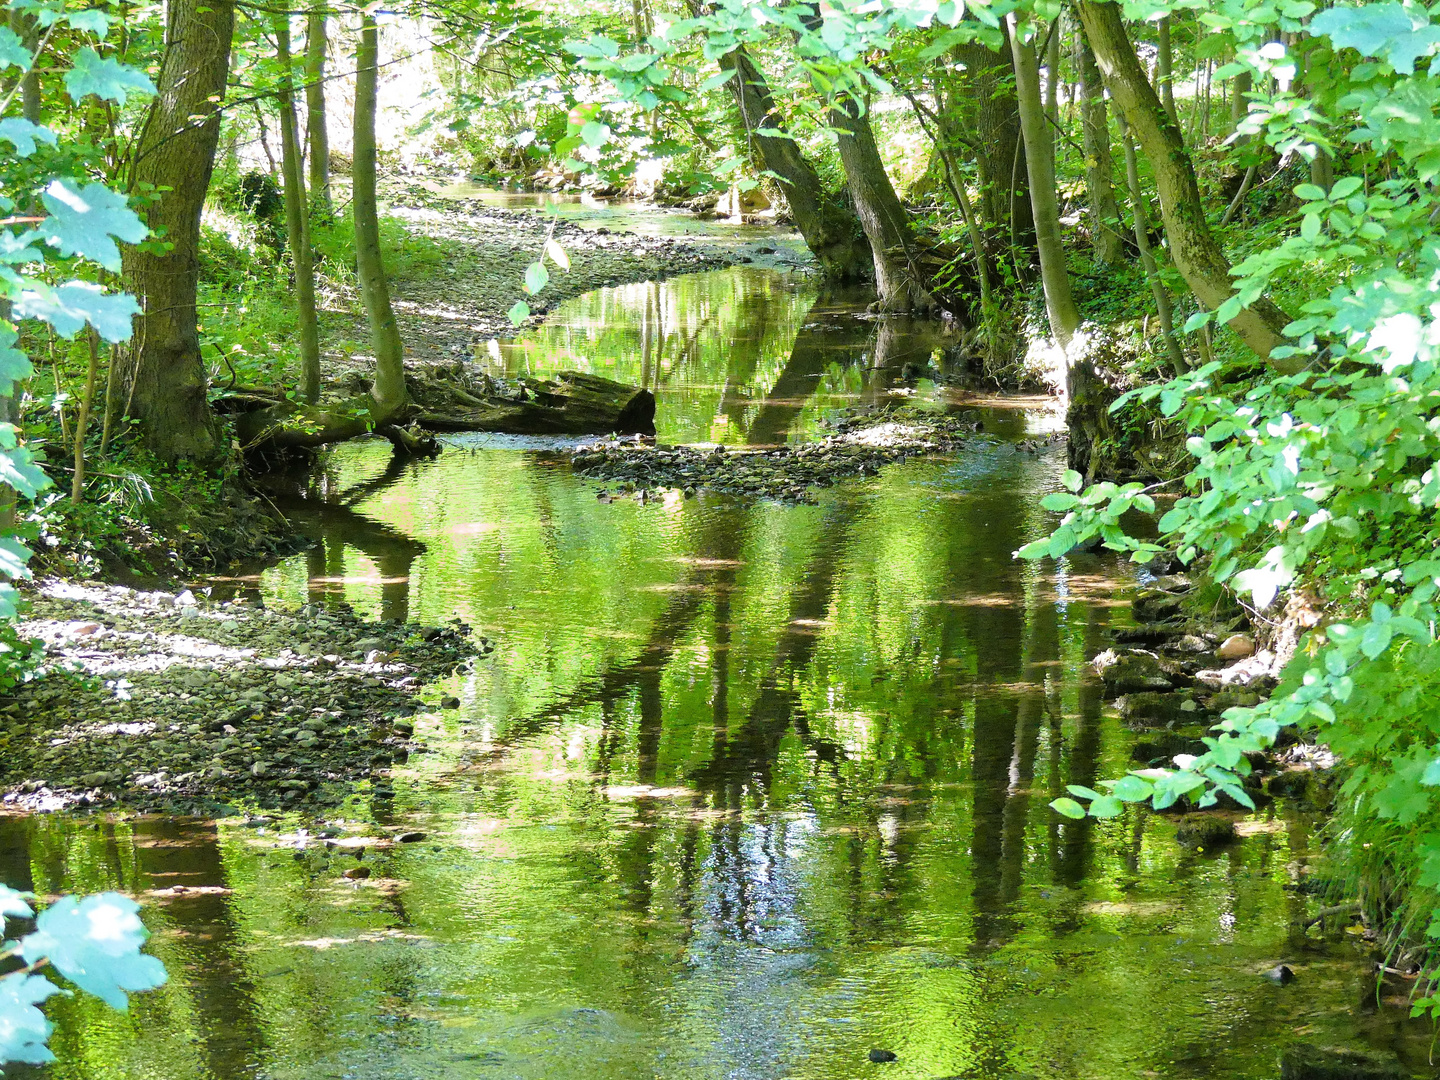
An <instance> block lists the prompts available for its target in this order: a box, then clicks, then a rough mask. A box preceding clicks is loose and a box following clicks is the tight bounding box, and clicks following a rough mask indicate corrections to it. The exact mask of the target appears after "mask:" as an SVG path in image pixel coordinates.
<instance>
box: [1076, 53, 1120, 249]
mask: <svg viewBox="0 0 1440 1080" xmlns="http://www.w3.org/2000/svg"><path fill="white" fill-rule="evenodd" d="M1075 69H1076V72H1077V74H1078V75H1079V79H1080V129H1081V139H1082V140H1083V142H1084V149H1085V190H1086V192H1087V194H1088V195H1089V197H1090V243H1091V244H1092V245H1093V247H1094V250H1095V261H1096V262H1098V263H1100V264H1101V265H1102V266H1112V265H1115V264H1116V263H1119V262H1120V261H1121V260H1122V259H1123V258H1124V253H1125V246H1124V244H1123V243H1122V242H1121V238H1120V228H1121V225H1120V207H1119V204H1118V203H1117V201H1116V199H1115V180H1114V177H1115V165H1114V162H1113V161H1112V160H1111V157H1110V124H1109V119H1108V117H1107V115H1106V112H1107V110H1106V108H1105V86H1104V84H1103V83H1102V82H1101V81H1100V69H1099V68H1098V67H1096V66H1095V54H1094V53H1092V52H1091V51H1090V43H1089V42H1088V41H1086V40H1085V35H1084V33H1081V32H1079V31H1077V32H1076V34H1075Z"/></svg>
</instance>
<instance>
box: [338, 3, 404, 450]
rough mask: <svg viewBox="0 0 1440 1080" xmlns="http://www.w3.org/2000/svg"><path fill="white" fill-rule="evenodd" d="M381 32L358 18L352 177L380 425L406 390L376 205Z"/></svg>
mask: <svg viewBox="0 0 1440 1080" xmlns="http://www.w3.org/2000/svg"><path fill="white" fill-rule="evenodd" d="M379 51H380V47H379V34H378V31H377V30H376V26H375V17H374V15H373V14H367V15H364V16H363V17H362V18H361V20H360V47H359V48H358V49H357V50H356V53H355V68H356V71H355V130H354V137H353V142H354V155H355V161H354V165H353V166H352V170H351V176H352V178H353V183H354V194H353V197H352V201H351V210H352V213H353V214H354V216H355V261H356V273H357V276H358V277H359V279H360V295H361V298H362V299H363V300H364V302H365V313H366V315H367V316H368V317H369V320H370V340H371V342H372V344H373V347H374V349H375V382H374V385H373V387H372V388H371V391H370V396H371V398H372V399H373V405H372V407H371V409H370V413H371V418H372V419H373V420H374V423H375V424H376V426H377V427H378V426H379V425H380V424H382V423H384V422H385V421H386V420H388V419H389V418H390V417H391V416H393V415H394V414H395V413H396V412H398V411H399V410H400V409H401V408H403V407H404V406H405V404H406V403H407V402H408V401H409V393H408V391H407V390H406V388H405V361H404V358H405V347H404V345H403V344H402V343H401V341H400V327H399V325H398V324H397V323H396V322H395V312H394V309H392V308H391V306H390V284H389V282H388V281H387V280H386V278H385V263H384V260H383V259H382V258H381V255H380V219H379V216H378V213H377V210H376V207H375V89H376V82H377V79H378V76H379V71H378V68H379Z"/></svg>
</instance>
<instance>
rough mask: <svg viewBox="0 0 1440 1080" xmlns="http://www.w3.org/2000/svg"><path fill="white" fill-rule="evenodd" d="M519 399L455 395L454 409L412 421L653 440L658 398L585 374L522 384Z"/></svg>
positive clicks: (436, 426)
mask: <svg viewBox="0 0 1440 1080" xmlns="http://www.w3.org/2000/svg"><path fill="white" fill-rule="evenodd" d="M519 385H520V387H521V392H520V395H518V396H511V397H502V396H499V395H494V394H491V395H485V396H480V395H476V394H473V393H471V392H468V391H464V390H459V391H455V390H452V391H451V396H452V398H453V399H454V401H453V403H452V404H448V405H444V406H440V407H433V406H430V407H427V406H426V405H421V406H419V407H418V408H417V409H416V411H415V412H414V413H412V414H411V415H410V417H409V419H410V420H412V421H414V422H415V423H417V424H419V425H420V426H421V427H422V428H425V429H426V430H427V431H496V432H501V433H503V434H507V435H608V434H610V433H611V432H614V433H615V434H617V435H653V434H655V395H654V394H652V393H650V391H649V390H642V389H639V388H638V387H634V386H626V385H625V384H624V383H617V382H612V381H610V380H609V379H602V378H601V377H600V376H598V375H589V374H586V373H585V372H583V371H563V372H561V373H560V374H559V375H557V376H556V377H555V378H554V379H544V380H541V379H521V380H519Z"/></svg>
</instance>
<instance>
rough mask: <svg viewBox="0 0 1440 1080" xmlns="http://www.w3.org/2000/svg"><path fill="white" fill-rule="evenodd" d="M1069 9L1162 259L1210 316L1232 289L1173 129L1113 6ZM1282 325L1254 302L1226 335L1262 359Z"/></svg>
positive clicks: (1279, 339)
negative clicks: (1147, 199) (1147, 207)
mask: <svg viewBox="0 0 1440 1080" xmlns="http://www.w3.org/2000/svg"><path fill="white" fill-rule="evenodd" d="M1077 6H1078V7H1079V10H1080V19H1081V22H1083V23H1084V26H1085V33H1086V36H1088V37H1089V39H1090V46H1091V48H1093V49H1094V50H1095V60H1096V62H1097V63H1098V65H1099V67H1100V72H1101V74H1102V75H1103V76H1104V78H1105V85H1106V86H1107V87H1108V89H1109V90H1110V96H1111V97H1113V98H1114V99H1115V103H1116V105H1117V106H1118V107H1119V109H1120V111H1121V113H1122V115H1124V117H1125V119H1126V121H1127V122H1128V123H1129V125H1130V127H1131V129H1132V130H1133V131H1134V133H1135V137H1136V139H1137V141H1138V142H1139V144H1140V148H1141V150H1143V151H1144V153H1145V156H1146V157H1147V158H1148V159H1149V160H1150V167H1151V169H1152V171H1153V172H1154V175H1155V187H1156V190H1157V192H1158V193H1159V195H1160V213H1161V216H1162V218H1163V219H1164V222H1165V236H1166V239H1167V241H1168V242H1169V247H1170V257H1171V258H1172V259H1174V260H1175V267H1176V269H1178V270H1179V271H1180V274H1181V276H1182V277H1184V278H1185V282H1186V284H1188V285H1189V286H1190V291H1191V292H1193V293H1194V294H1195V298H1196V299H1197V300H1199V301H1200V303H1201V304H1203V305H1204V306H1205V307H1206V308H1208V309H1210V310H1211V311H1213V310H1215V309H1216V308H1218V307H1219V306H1220V305H1221V304H1222V303H1224V302H1225V301H1226V300H1228V299H1229V298H1230V297H1231V296H1233V295H1234V293H1235V288H1234V285H1233V284H1232V282H1231V277H1230V263H1229V262H1228V261H1227V260H1226V258H1225V253H1224V252H1223V251H1222V250H1221V249H1220V245H1219V243H1218V242H1217V241H1216V240H1215V237H1214V235H1213V234H1212V233H1211V231H1210V225H1209V222H1208V221H1206V219H1205V208H1204V206H1203V205H1202V204H1201V202H1200V189H1199V187H1198V186H1197V185H1196V183H1195V168H1194V165H1193V164H1192V163H1191V161H1190V155H1189V154H1188V153H1187V152H1186V150H1185V144H1184V140H1183V139H1182V137H1181V135H1180V129H1179V128H1177V127H1176V126H1175V125H1174V124H1172V123H1171V122H1170V116H1169V114H1168V113H1166V111H1165V107H1164V106H1163V105H1162V104H1161V103H1160V99H1159V98H1158V97H1157V96H1156V94H1155V89H1154V87H1152V86H1151V85H1150V80H1149V79H1147V78H1146V77H1145V72H1144V71H1143V70H1142V69H1141V67H1140V60H1139V58H1138V57H1137V56H1136V55H1135V48H1134V46H1133V45H1131V43H1130V39H1129V37H1128V36H1127V35H1126V33H1125V24H1124V21H1123V20H1122V19H1121V16H1120V7H1119V5H1117V4H1114V3H1108V2H1098V0H1077ZM1289 321H1290V319H1289V317H1288V316H1287V315H1286V314H1285V313H1284V312H1283V311H1281V310H1280V309H1279V308H1278V307H1277V306H1276V305H1275V304H1274V303H1272V302H1271V301H1269V300H1266V299H1263V298H1262V299H1261V300H1258V301H1256V302H1255V303H1254V304H1251V305H1250V306H1249V307H1248V308H1244V309H1242V310H1241V311H1240V313H1239V314H1237V315H1236V316H1235V317H1234V318H1233V319H1231V320H1230V328H1231V329H1232V330H1234V331H1235V332H1236V333H1237V334H1238V335H1239V336H1240V339H1241V340H1242V341H1244V342H1245V344H1246V345H1248V346H1249V347H1250V348H1251V349H1253V350H1254V351H1255V352H1256V353H1258V354H1259V355H1261V356H1263V357H1267V358H1268V357H1269V355H1270V352H1271V350H1272V349H1275V348H1276V347H1278V346H1280V345H1282V344H1283V343H1284V341H1285V338H1284V336H1283V335H1282V334H1281V330H1282V329H1283V328H1284V327H1285V325H1286V324H1287V323H1289ZM1272 363H1274V362H1273V361H1272ZM1275 366H1276V367H1277V368H1279V369H1280V370H1286V369H1287V368H1290V367H1291V364H1290V362H1289V361H1287V362H1285V363H1283V364H1280V363H1277V364H1275Z"/></svg>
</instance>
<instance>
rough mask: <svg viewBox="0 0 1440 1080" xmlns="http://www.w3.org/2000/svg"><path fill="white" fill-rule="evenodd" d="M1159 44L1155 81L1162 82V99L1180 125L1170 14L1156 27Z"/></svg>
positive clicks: (1171, 119) (1172, 120) (1176, 124)
mask: <svg viewBox="0 0 1440 1080" xmlns="http://www.w3.org/2000/svg"><path fill="white" fill-rule="evenodd" d="M1156 33H1157V35H1158V37H1159V44H1158V45H1157V47H1156V52H1155V81H1156V82H1157V83H1159V84H1160V101H1161V103H1162V104H1164V106H1165V112H1166V113H1167V114H1168V115H1169V117H1170V122H1171V123H1172V124H1174V125H1175V126H1176V127H1177V128H1178V127H1179V126H1180V114H1179V113H1177V112H1176V111H1175V56H1174V50H1173V49H1172V48H1171V46H1170V16H1169V15H1165V16H1162V17H1161V19H1160V22H1159V25H1158V26H1157V27H1156Z"/></svg>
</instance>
